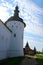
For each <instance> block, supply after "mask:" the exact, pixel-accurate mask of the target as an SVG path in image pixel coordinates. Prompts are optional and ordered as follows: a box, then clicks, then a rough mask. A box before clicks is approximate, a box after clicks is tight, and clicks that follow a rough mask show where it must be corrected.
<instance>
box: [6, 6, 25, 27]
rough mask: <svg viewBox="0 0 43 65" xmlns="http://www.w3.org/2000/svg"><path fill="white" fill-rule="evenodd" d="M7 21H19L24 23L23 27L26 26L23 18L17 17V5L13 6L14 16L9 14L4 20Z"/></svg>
mask: <svg viewBox="0 0 43 65" xmlns="http://www.w3.org/2000/svg"><path fill="white" fill-rule="evenodd" d="M9 21H20V22H22V23H23V24H24V27H25V26H26V24H25V23H24V22H23V19H22V18H20V17H19V10H18V6H16V7H15V10H14V16H11V17H10V18H9V19H8V20H7V21H6V22H5V24H6V23H7V22H9Z"/></svg>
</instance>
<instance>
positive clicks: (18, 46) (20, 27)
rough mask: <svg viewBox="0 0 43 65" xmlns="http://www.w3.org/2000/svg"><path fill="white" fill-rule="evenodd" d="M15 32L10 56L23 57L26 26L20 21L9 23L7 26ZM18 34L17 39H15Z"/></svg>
mask: <svg viewBox="0 0 43 65" xmlns="http://www.w3.org/2000/svg"><path fill="white" fill-rule="evenodd" d="M6 25H7V26H8V27H9V28H10V29H11V30H12V32H13V34H12V37H11V44H10V56H13V57H14V56H23V54H24V53H23V31H24V24H23V23H22V22H20V21H9V22H7V24H6ZM14 34H16V37H14Z"/></svg>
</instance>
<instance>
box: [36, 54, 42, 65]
mask: <svg viewBox="0 0 43 65" xmlns="http://www.w3.org/2000/svg"><path fill="white" fill-rule="evenodd" d="M35 56H36V57H37V58H36V60H37V62H38V64H37V65H43V54H36V55H35Z"/></svg>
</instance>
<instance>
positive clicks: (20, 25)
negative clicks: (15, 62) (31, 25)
mask: <svg viewBox="0 0 43 65" xmlns="http://www.w3.org/2000/svg"><path fill="white" fill-rule="evenodd" d="M1 25H2V24H1ZM1 25H0V26H1ZM3 25H4V27H5V28H4V27H3V26H2V27H1V28H3V30H2V29H1V28H0V30H1V31H2V35H4V37H5V39H6V38H7V39H6V41H5V39H4V41H3V40H2V41H1V39H0V44H1V47H0V48H1V49H0V51H1V50H2V47H3V49H4V48H5V49H4V51H5V50H6V48H7V47H8V48H7V50H6V51H5V53H6V55H7V56H5V57H6V58H7V57H17V56H23V55H24V53H23V34H24V27H25V26H26V24H25V23H24V22H23V19H21V18H20V17H19V10H18V6H16V7H15V10H14V16H11V17H10V18H9V19H8V20H7V21H6V22H5V23H4V24H3ZM6 28H7V29H6ZM4 30H5V31H4ZM5 32H6V33H5ZM0 34H1V33H0ZM0 38H1V37H0ZM3 42H4V43H3ZM2 44H3V45H4V44H5V45H6V46H7V47H6V46H5V47H4V46H3V45H2ZM2 53H3V51H2ZM5 53H4V55H5ZM0 57H1V54H0ZM3 57H4V56H3V54H2V58H3ZM0 59H1V58H0Z"/></svg>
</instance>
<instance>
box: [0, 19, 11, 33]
mask: <svg viewBox="0 0 43 65" xmlns="http://www.w3.org/2000/svg"><path fill="white" fill-rule="evenodd" d="M0 22H2V20H1V19H0ZM2 24H3V25H4V26H5V27H6V28H7V29H8V30H9V31H10V32H12V31H11V30H10V29H9V28H8V27H7V26H6V25H5V24H4V23H3V22H2Z"/></svg>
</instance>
